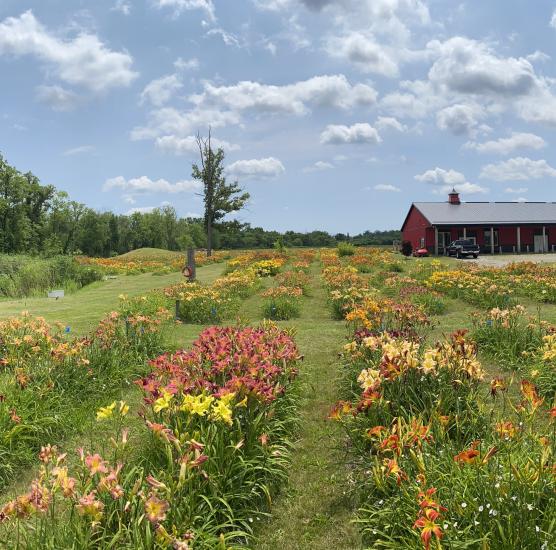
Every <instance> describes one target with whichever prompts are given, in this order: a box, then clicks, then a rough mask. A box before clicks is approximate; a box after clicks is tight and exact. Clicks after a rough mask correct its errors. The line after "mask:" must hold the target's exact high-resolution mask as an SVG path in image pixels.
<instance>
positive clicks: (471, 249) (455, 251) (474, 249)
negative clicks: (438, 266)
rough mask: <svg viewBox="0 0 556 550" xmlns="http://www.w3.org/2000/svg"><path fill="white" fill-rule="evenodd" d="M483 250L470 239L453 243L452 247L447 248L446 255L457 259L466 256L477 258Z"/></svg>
mask: <svg viewBox="0 0 556 550" xmlns="http://www.w3.org/2000/svg"><path fill="white" fill-rule="evenodd" d="M480 252H481V249H480V248H479V245H478V244H475V243H474V242H473V241H472V240H470V239H458V240H457V241H452V242H451V243H450V246H448V248H446V254H447V255H448V256H455V257H456V258H465V257H466V256H473V258H477V257H478V256H479V253H480Z"/></svg>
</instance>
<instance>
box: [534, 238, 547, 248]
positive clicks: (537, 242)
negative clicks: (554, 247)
mask: <svg viewBox="0 0 556 550" xmlns="http://www.w3.org/2000/svg"><path fill="white" fill-rule="evenodd" d="M534 239H535V240H534V242H533V245H534V249H535V252H545V251H547V250H548V235H545V236H544V246H543V238H542V235H535V237H534Z"/></svg>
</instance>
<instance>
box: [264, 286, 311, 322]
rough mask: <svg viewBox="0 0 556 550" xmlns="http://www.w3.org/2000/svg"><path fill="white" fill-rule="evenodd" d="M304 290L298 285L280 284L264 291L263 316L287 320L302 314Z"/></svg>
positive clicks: (276, 319)
mask: <svg viewBox="0 0 556 550" xmlns="http://www.w3.org/2000/svg"><path fill="white" fill-rule="evenodd" d="M302 294H303V291H302V290H301V289H300V288H298V287H285V286H278V287H274V288H270V289H268V290H266V291H265V292H263V293H262V295H261V296H262V297H263V298H264V301H263V307H262V310H263V317H264V318H265V319H272V320H275V321H287V320H288V319H293V318H294V317H299V314H300V299H301V296H302Z"/></svg>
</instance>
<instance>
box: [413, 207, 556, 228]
mask: <svg viewBox="0 0 556 550" xmlns="http://www.w3.org/2000/svg"><path fill="white" fill-rule="evenodd" d="M413 205H414V206H415V207H416V208H417V209H418V210H419V211H420V212H421V213H422V214H423V216H425V218H427V220H429V222H430V223H431V225H463V224H476V225H483V224H484V225H498V224H502V225H503V224H517V223H521V224H533V223H534V224H551V223H556V203H554V202H462V203H460V204H450V203H448V202H415V203H413Z"/></svg>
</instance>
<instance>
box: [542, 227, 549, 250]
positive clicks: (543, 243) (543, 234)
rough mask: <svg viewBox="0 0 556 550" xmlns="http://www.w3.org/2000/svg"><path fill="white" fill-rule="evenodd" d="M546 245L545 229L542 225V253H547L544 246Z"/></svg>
mask: <svg viewBox="0 0 556 550" xmlns="http://www.w3.org/2000/svg"><path fill="white" fill-rule="evenodd" d="M545 243H546V227H545V226H544V225H543V226H542V251H543V253H544V252H548V250H547V248H548V247H547V246H545Z"/></svg>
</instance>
